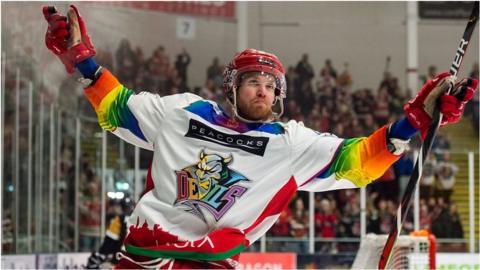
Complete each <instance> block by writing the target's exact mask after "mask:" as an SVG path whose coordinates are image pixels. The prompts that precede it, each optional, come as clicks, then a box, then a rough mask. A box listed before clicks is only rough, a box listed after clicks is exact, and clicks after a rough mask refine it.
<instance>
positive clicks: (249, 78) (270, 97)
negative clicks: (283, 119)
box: [237, 72, 276, 121]
mask: <svg viewBox="0 0 480 270" xmlns="http://www.w3.org/2000/svg"><path fill="white" fill-rule="evenodd" d="M275 86H276V85H275V78H274V77H273V76H272V75H270V74H266V73H260V72H254V73H248V74H246V75H244V76H243V78H242V80H241V84H240V88H239V89H238V93H237V107H238V112H239V114H240V115H241V116H242V117H245V118H247V119H250V120H254V121H265V120H268V119H270V118H271V116H272V105H273V102H274V100H275Z"/></svg>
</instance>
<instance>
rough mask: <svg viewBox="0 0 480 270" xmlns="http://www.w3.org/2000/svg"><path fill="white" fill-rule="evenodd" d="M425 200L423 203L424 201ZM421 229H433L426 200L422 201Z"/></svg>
mask: <svg viewBox="0 0 480 270" xmlns="http://www.w3.org/2000/svg"><path fill="white" fill-rule="evenodd" d="M422 201H423V203H422ZM419 223H420V229H421V230H431V228H432V217H431V215H430V212H429V211H428V206H427V204H426V203H425V200H423V199H422V200H421V201H420V222H419Z"/></svg>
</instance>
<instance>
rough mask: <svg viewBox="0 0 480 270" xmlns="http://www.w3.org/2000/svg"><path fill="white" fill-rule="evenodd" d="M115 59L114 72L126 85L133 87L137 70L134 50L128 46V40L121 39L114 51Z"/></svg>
mask: <svg viewBox="0 0 480 270" xmlns="http://www.w3.org/2000/svg"><path fill="white" fill-rule="evenodd" d="M115 61H116V63H117V70H116V73H117V74H118V78H119V80H121V81H122V82H123V83H124V84H125V85H126V86H127V87H129V88H133V86H134V83H135V78H136V75H137V74H136V73H137V71H138V63H137V57H136V54H135V52H134V51H133V50H132V48H131V46H130V41H129V40H127V39H122V40H121V41H120V46H119V47H118V49H117V52H116V53H115Z"/></svg>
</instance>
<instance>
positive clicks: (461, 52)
mask: <svg viewBox="0 0 480 270" xmlns="http://www.w3.org/2000/svg"><path fill="white" fill-rule="evenodd" d="M477 20H478V1H475V3H474V5H473V10H472V14H471V15H470V18H469V21H468V23H467V27H466V28H465V32H464V33H463V37H462V40H461V41H460V45H459V46H458V48H457V51H456V54H455V57H454V59H453V63H452V66H451V67H450V74H452V75H454V76H455V77H456V76H457V73H458V70H459V69H460V66H461V64H462V62H463V58H464V56H465V53H466V50H467V47H468V44H469V42H470V38H471V37H472V33H473V30H474V29H475V25H476V23H477ZM451 89H452V86H451V87H450V89H449V90H448V91H447V94H448V93H450V90H451ZM441 121H442V114H441V113H440V112H439V110H438V106H436V108H435V110H434V112H433V121H432V125H431V126H430V128H429V129H428V133H427V136H426V137H425V141H424V142H423V144H422V148H421V151H420V154H419V155H418V158H417V162H416V163H415V167H414V168H413V173H412V175H411V176H410V180H409V181H408V184H407V188H406V189H405V193H404V194H403V197H402V201H401V203H400V205H399V207H398V211H397V215H396V216H395V218H394V220H393V224H392V228H391V230H390V233H389V235H388V238H387V242H386V243H385V246H384V247H383V251H382V254H381V256H380V261H379V262H378V268H379V269H385V267H386V266H387V263H388V261H389V260H390V256H391V254H392V250H393V247H394V246H395V242H396V241H397V238H398V235H399V234H400V231H401V228H402V224H403V222H404V221H405V217H406V216H407V213H408V210H409V208H410V202H411V198H412V195H413V192H414V191H415V187H416V186H417V183H418V181H419V180H420V177H421V176H422V167H423V163H424V162H425V160H426V159H427V157H428V153H429V152H430V149H431V148H432V144H433V140H434V139H435V136H436V135H437V131H438V128H439V126H440V123H441Z"/></svg>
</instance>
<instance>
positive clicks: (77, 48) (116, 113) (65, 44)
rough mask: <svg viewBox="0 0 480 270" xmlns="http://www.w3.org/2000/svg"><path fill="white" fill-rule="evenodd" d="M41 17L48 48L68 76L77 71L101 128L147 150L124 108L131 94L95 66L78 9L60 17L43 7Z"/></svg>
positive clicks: (141, 136) (139, 131) (55, 12)
mask: <svg viewBox="0 0 480 270" xmlns="http://www.w3.org/2000/svg"><path fill="white" fill-rule="evenodd" d="M43 15H44V17H45V19H46V20H47V22H48V29H47V33H46V35H45V43H46V46H47V48H48V49H49V50H50V51H52V52H53V53H54V54H55V55H57V56H58V57H59V59H60V60H61V62H62V63H63V64H64V66H65V69H66V71H67V72H68V73H69V74H72V73H74V72H75V69H77V70H78V71H79V72H80V73H81V74H82V75H83V77H84V79H83V82H85V83H86V84H87V85H88V87H87V88H86V89H85V95H86V97H87V99H88V100H89V101H90V103H91V104H92V106H93V107H94V109H95V112H96V113H97V116H98V121H99V124H100V126H101V127H102V128H103V129H104V130H107V131H111V132H113V133H114V134H116V135H118V136H119V137H121V138H123V139H125V140H126V141H128V142H131V143H133V144H135V145H137V146H140V147H143V148H146V149H150V148H151V147H150V145H149V144H148V143H147V139H146V138H145V136H144V134H143V133H142V131H141V129H140V127H139V124H138V121H137V119H136V118H135V117H134V115H133V113H132V112H131V111H130V108H129V107H128V106H127V101H128V99H129V98H130V96H132V95H133V94H134V92H133V91H132V90H130V89H127V88H126V87H124V86H123V85H122V84H120V83H119V82H118V80H117V79H116V78H115V76H113V75H112V74H111V73H110V72H109V71H108V70H106V69H104V68H102V67H101V66H99V65H98V64H97V63H96V62H95V60H94V59H93V57H94V56H95V54H96V51H95V48H94V46H93V44H92V42H91V41H90V37H89V35H88V33H87V27H86V24H85V22H84V20H83V18H82V17H81V16H80V13H79V12H78V9H77V8H76V7H75V6H73V5H71V6H70V9H69V11H68V14H67V16H63V15H62V14H60V12H58V11H57V9H56V8H55V7H53V6H49V7H43ZM118 128H122V129H121V130H119V129H118ZM132 134H133V135H132Z"/></svg>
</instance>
